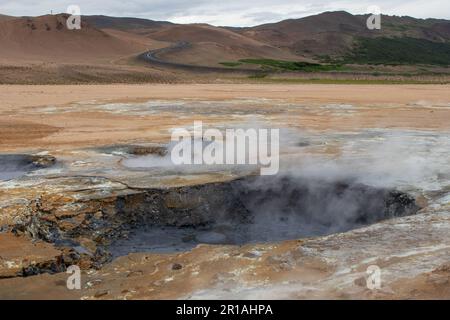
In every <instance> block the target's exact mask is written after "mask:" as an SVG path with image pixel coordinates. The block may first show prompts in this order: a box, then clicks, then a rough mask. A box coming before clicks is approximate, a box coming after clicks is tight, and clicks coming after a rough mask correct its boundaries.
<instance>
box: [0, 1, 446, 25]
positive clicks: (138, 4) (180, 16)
mask: <svg viewBox="0 0 450 320" xmlns="http://www.w3.org/2000/svg"><path fill="white" fill-rule="evenodd" d="M71 4H77V5H79V6H80V7H81V11H82V14H86V15H91V14H104V15H111V16H121V17H125V16H128V17H140V18H148V19H153V20H169V21H173V22H178V23H194V22H199V23H210V24H214V25H230V26H251V25H256V24H261V23H268V22H276V21H279V20H283V19H289V18H300V17H304V16H307V15H311V14H316V13H320V12H323V11H334V10H346V11H349V12H351V13H357V14H361V13H366V12H367V8H368V7H369V6H371V5H377V6H379V7H380V8H381V11H382V13H385V14H395V15H410V16H414V17H418V18H430V17H432V18H447V19H448V18H450V1H446V0H412V1H408V0H359V1H357V0H354V1H352V0H334V1H324V0H315V1H312V0H299V1H292V0H246V1H242V0H226V1H223V0H221V1H218V0H189V1H186V0H129V1H123V0H97V1H92V0H69V1H66V0H62V1H58V2H55V1H53V0H39V1H36V0H0V13H2V14H8V15H15V16H23V15H42V14H48V13H50V11H51V10H52V11H53V12H65V11H66V8H67V6H68V5H71Z"/></svg>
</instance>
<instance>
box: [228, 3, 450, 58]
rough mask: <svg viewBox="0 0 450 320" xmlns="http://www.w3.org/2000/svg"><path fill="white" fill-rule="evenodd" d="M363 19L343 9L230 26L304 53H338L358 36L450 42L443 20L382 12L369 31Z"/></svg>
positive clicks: (448, 24) (448, 23)
mask: <svg viewBox="0 0 450 320" xmlns="http://www.w3.org/2000/svg"><path fill="white" fill-rule="evenodd" d="M367 18H368V15H352V14H350V13H348V12H345V11H338V12H325V13H322V14H318V15H314V16H309V17H305V18H301V19H289V20H284V21H281V22H277V23H271V24H264V25H260V26H256V27H251V28H233V31H234V32H237V33H240V34H242V35H244V36H246V37H249V38H252V39H256V40H258V41H261V42H265V43H269V44H271V45H274V46H277V47H280V48H285V49H289V50H291V51H292V52H293V53H295V54H298V55H307V56H320V55H332V56H342V55H344V54H347V53H348V52H349V51H351V50H352V49H354V47H355V46H357V45H358V42H359V40H361V39H378V38H390V39H395V38H413V39H420V40H423V41H431V42H438V43H447V42H449V41H450V21H447V20H438V19H415V18H412V17H397V16H386V15H382V28H381V30H373V31H371V30H369V29H368V28H367V27H366V20H367Z"/></svg>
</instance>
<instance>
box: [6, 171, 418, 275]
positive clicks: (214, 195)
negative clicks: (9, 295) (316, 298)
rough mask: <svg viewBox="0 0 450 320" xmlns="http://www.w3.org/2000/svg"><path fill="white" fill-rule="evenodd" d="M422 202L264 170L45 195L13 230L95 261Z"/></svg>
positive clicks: (396, 211) (70, 259)
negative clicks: (105, 191) (97, 192)
mask: <svg viewBox="0 0 450 320" xmlns="http://www.w3.org/2000/svg"><path fill="white" fill-rule="evenodd" d="M58 199H59V198H57V199H55V200H56V201H59V200H58ZM47 201H48V200H47ZM419 209H420V208H419V207H418V206H417V205H416V202H415V199H414V198H413V197H412V196H410V195H408V194H406V193H403V192H399V191H396V190H392V189H383V188H374V187H370V186H367V185H363V184H360V183H357V182H355V181H350V180H349V181H327V180H324V179H312V178H305V177H293V176H276V177H259V176H258V177H245V178H241V179H237V180H233V181H228V182H218V183H209V184H202V185H196V186H185V187H172V188H160V189H148V190H134V191H132V190H129V191H127V193H126V194H122V195H117V196H114V197H110V198H106V199H98V198H96V199H88V200H82V201H81V202H74V203H67V202H66V201H65V200H64V199H63V200H61V203H58V202H52V203H46V202H45V201H44V199H37V200H36V201H35V202H34V203H33V204H32V207H31V210H30V215H29V218H28V219H24V220H22V221H21V222H20V223H18V224H17V225H15V226H14V228H13V232H15V233H18V234H22V233H26V234H28V235H29V236H31V237H32V238H34V239H41V240H45V241H47V242H50V243H53V244H55V245H56V246H57V247H59V248H62V249H63V251H64V252H65V255H64V258H63V264H64V265H66V266H67V265H71V264H78V263H80V261H82V262H83V263H82V264H83V265H84V266H86V267H87V268H88V267H101V266H102V265H103V264H104V263H106V262H108V261H111V259H113V258H115V257H118V256H123V255H127V254H129V253H132V252H149V253H170V252H178V251H186V250H190V249H192V248H194V247H195V246H197V245H198V244H202V243H206V244H233V245H242V244H247V243H264V242H277V241H282V240H291V239H300V238H305V237H314V236H322V235H327V234H332V233H338V232H345V231H348V230H352V229H355V228H358V227H361V226H365V225H369V224H372V223H375V222H378V221H381V220H385V219H390V218H394V217H401V216H406V215H412V214H415V213H417V212H418V210H419ZM62 212H64V214H61V213H62Z"/></svg>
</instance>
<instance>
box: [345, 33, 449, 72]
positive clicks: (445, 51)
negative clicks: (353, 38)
mask: <svg viewBox="0 0 450 320" xmlns="http://www.w3.org/2000/svg"><path fill="white" fill-rule="evenodd" d="M344 60H345V62H346V63H358V64H385V65H403V64H410V65H411V64H428V65H441V66H448V65H450V43H440V42H432V41H428V40H424V39H415V38H407V37H404V38H374V39H370V38H361V39H359V40H358V46H357V47H356V48H355V49H354V51H353V52H352V53H351V54H348V55H347V56H346V57H345V58H344Z"/></svg>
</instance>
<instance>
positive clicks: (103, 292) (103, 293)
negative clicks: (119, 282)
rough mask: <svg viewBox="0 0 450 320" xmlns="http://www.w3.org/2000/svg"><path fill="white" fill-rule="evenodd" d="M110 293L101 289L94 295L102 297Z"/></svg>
mask: <svg viewBox="0 0 450 320" xmlns="http://www.w3.org/2000/svg"><path fill="white" fill-rule="evenodd" d="M108 293H109V291H108V290H99V291H97V292H96V293H95V294H94V297H95V298H100V297H103V296H106V295H107V294H108Z"/></svg>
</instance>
